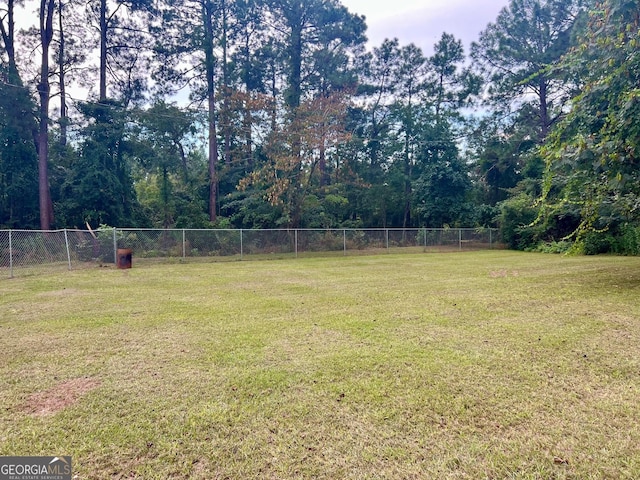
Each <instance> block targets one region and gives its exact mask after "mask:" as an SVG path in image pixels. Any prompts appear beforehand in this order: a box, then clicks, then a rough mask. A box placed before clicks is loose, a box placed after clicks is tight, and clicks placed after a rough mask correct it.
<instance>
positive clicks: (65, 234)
mask: <svg viewBox="0 0 640 480" xmlns="http://www.w3.org/2000/svg"><path fill="white" fill-rule="evenodd" d="M64 244H65V245H66V247H67V262H68V263H69V270H71V253H70V251H69V235H68V234H67V229H66V228H65V229H64Z"/></svg>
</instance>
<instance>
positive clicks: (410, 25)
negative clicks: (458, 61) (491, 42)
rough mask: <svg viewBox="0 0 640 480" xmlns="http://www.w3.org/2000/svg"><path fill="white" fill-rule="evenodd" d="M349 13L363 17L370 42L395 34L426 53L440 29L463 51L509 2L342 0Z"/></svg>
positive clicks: (491, 0) (402, 41)
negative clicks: (378, 0)
mask: <svg viewBox="0 0 640 480" xmlns="http://www.w3.org/2000/svg"><path fill="white" fill-rule="evenodd" d="M342 3H343V5H345V6H346V7H347V8H348V9H349V10H350V11H351V12H353V13H358V14H360V15H365V16H366V17H367V26H368V29H367V37H368V38H369V44H370V45H380V44H381V43H382V41H383V40H384V39H385V38H394V37H397V38H398V39H399V40H400V43H402V44H407V43H415V44H416V45H418V46H419V47H420V48H422V49H423V50H424V51H425V52H426V53H430V52H431V51H432V49H433V45H434V44H435V43H436V42H437V41H438V40H439V39H440V35H441V34H442V32H448V33H452V34H453V35H454V36H455V37H456V38H458V39H460V40H462V42H463V44H464V46H465V50H467V51H468V48H469V44H470V43H471V42H472V41H475V40H477V38H478V35H479V33H480V32H481V31H482V30H483V29H484V28H485V27H486V26H487V24H488V23H489V22H493V21H495V19H496V17H497V16H498V12H500V10H501V9H502V8H504V7H506V6H507V5H508V4H509V1H508V0H481V1H478V0H400V1H396V2H377V1H371V0H343V2H342Z"/></svg>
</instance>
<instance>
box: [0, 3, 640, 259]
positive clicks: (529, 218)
mask: <svg viewBox="0 0 640 480" xmlns="http://www.w3.org/2000/svg"><path fill="white" fill-rule="evenodd" d="M18 11H21V12H25V11H28V12H31V11H33V12H36V15H37V19H36V20H35V21H34V22H33V25H31V26H28V25H20V28H18V27H16V12H18ZM639 18H640V7H638V4H637V2H632V1H628V0H605V1H597V0H590V1H588V0H511V2H510V3H509V4H508V6H507V7H505V8H504V9H503V10H502V11H501V12H500V14H499V15H498V17H497V18H496V20H495V22H493V23H490V24H489V25H487V27H486V28H485V29H484V30H483V31H482V33H481V34H480V36H479V38H478V40H477V41H476V42H475V43H474V44H473V45H472V47H471V50H470V52H465V51H464V49H463V45H462V43H461V41H460V40H458V39H456V38H455V37H454V36H453V35H451V34H448V33H446V32H443V33H442V35H441V37H440V40H439V41H438V42H436V44H435V45H434V47H433V52H432V53H431V55H426V54H425V52H423V51H422V50H421V49H420V48H418V47H417V46H416V45H413V44H409V45H401V44H400V43H399V42H398V41H397V40H394V39H388V40H385V41H384V42H383V43H382V44H381V45H379V46H374V47H372V48H370V49H368V48H367V47H366V21H365V19H364V17H362V16H359V15H357V14H355V13H353V12H350V11H349V10H348V9H347V8H345V7H344V6H343V5H342V4H341V3H340V2H339V1H338V0H311V1H300V0H242V1H230V0H159V1H156V2H150V1H147V0H92V1H90V2H88V3H80V2H76V1H75V0H42V1H41V2H40V4H38V5H36V4H35V3H33V2H29V3H27V4H23V3H21V2H20V1H18V0H4V1H3V2H2V5H1V6H0V34H1V37H0V39H1V42H0V145H1V147H0V226H1V227H3V228H42V229H48V228H52V227H83V226H85V225H86V224H87V223H88V224H89V225H91V226H92V227H97V226H98V225H100V224H109V225H118V226H137V227H145V226H148V227H151V226H154V227H185V228H209V227H241V228H267V227H406V228H408V227H420V226H427V227H441V226H445V225H449V226H460V227H476V226H477V227H480V226H499V227H500V228H501V232H502V235H503V240H504V241H505V242H507V243H508V244H509V245H510V246H512V247H515V248H544V249H565V248H569V247H573V248H579V249H582V251H584V252H586V253H597V252H600V251H618V252H621V253H638V250H639V249H640V230H639V229H638V225H639V220H640V219H639V212H640V200H639V199H638V195H639V194H640V178H639V174H638V171H639V169H638V138H640V136H639V135H638V132H636V130H637V128H638V127H637V125H639V122H638V116H639V115H640V108H639V107H638V105H639V102H640V94H639V93H638V85H639V84H640V83H639V72H640V69H639V68H638V66H639V64H638V55H639V54H638V53H637V52H638V50H639V49H638V48H637V47H638V42H640V38H639V34H638V31H639V30H638V27H639V22H640V20H639ZM34 52H37V54H34ZM467 53H468V54H469V55H467ZM575 240H577V242H575Z"/></svg>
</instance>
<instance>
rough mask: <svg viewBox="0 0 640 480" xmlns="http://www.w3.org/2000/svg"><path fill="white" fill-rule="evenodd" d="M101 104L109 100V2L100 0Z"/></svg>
mask: <svg viewBox="0 0 640 480" xmlns="http://www.w3.org/2000/svg"><path fill="white" fill-rule="evenodd" d="M99 95H100V96H99V98H100V100H99V101H100V102H103V101H105V100H106V99H107V0H100V92H99Z"/></svg>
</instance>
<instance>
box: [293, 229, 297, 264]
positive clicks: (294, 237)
mask: <svg viewBox="0 0 640 480" xmlns="http://www.w3.org/2000/svg"><path fill="white" fill-rule="evenodd" d="M293 243H294V246H293V248H294V250H295V252H296V258H298V229H297V228H296V229H295V230H294V231H293Z"/></svg>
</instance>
